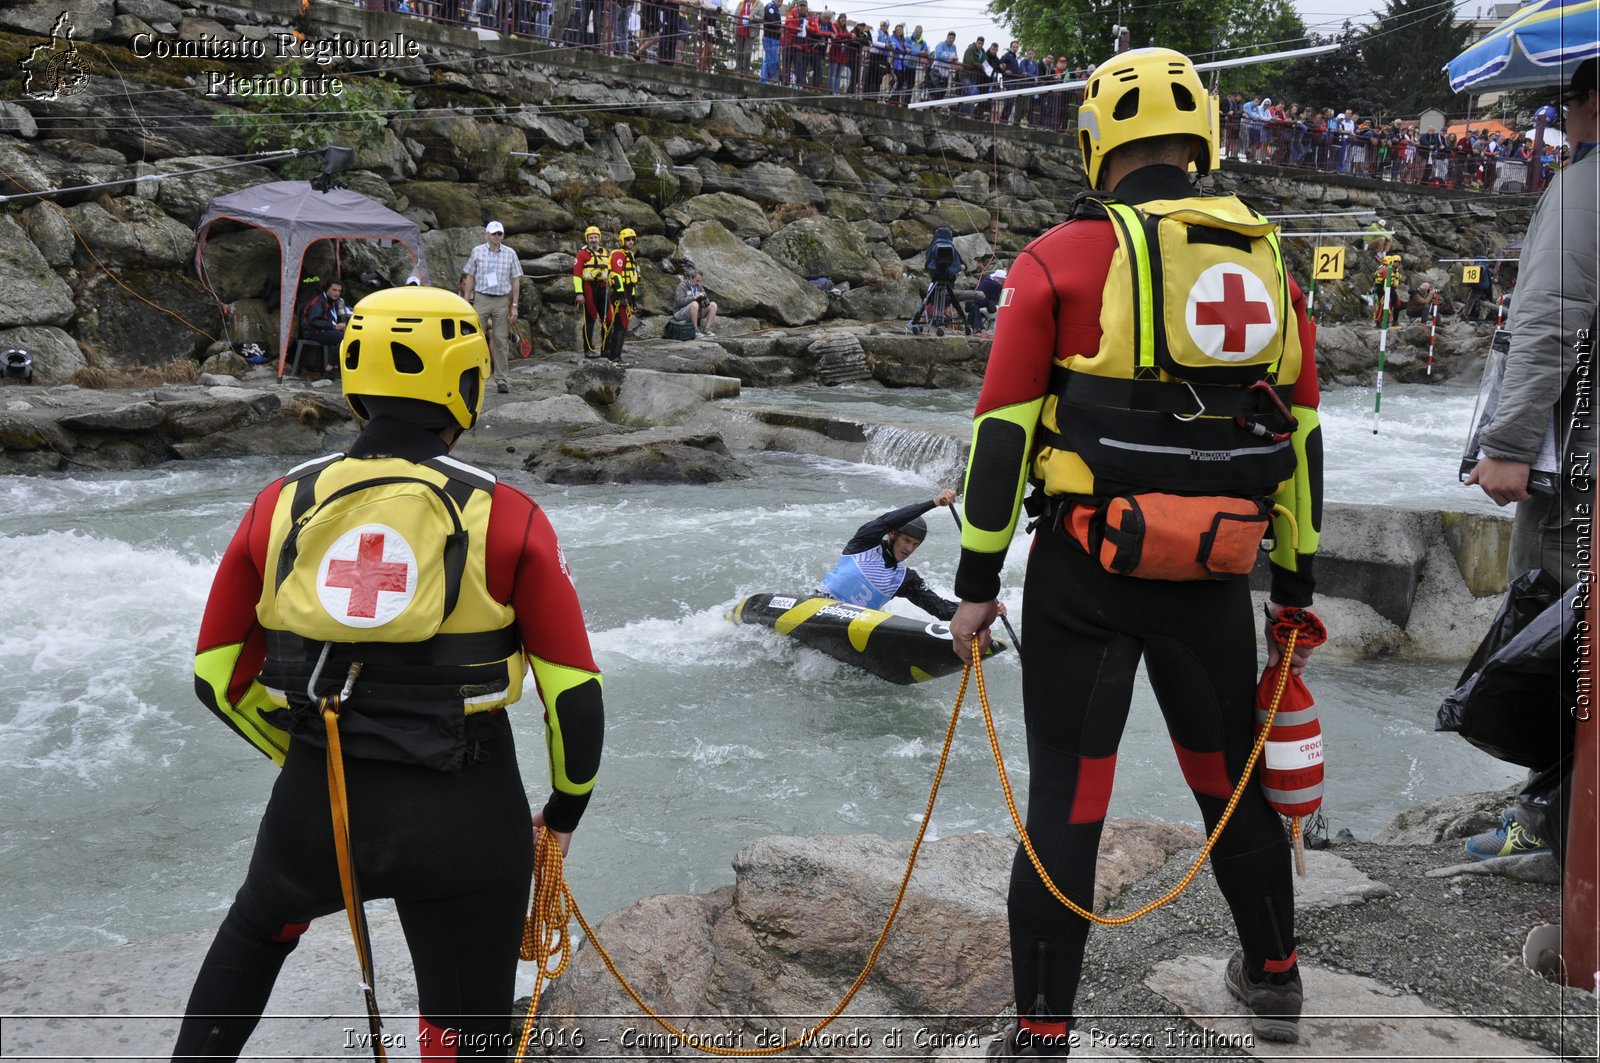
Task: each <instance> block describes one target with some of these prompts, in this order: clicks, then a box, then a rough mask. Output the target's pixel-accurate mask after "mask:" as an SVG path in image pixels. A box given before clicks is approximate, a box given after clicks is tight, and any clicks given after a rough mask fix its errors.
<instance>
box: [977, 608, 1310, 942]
mask: <svg viewBox="0 0 1600 1063" xmlns="http://www.w3.org/2000/svg"><path fill="white" fill-rule="evenodd" d="M1297 634H1298V632H1295V631H1290V632H1289V642H1288V645H1286V646H1284V648H1283V668H1282V669H1281V670H1280V671H1279V675H1278V686H1277V688H1276V689H1275V690H1274V691H1273V693H1272V707H1271V708H1270V709H1268V710H1267V722H1266V726H1264V727H1262V728H1261V734H1260V735H1258V736H1257V737H1256V744H1255V746H1254V748H1252V749H1251V750H1250V759H1249V760H1247V761H1245V764H1244V772H1243V773H1242V774H1241V775H1240V776H1239V784H1238V785H1237V786H1235V787H1234V788H1233V794H1232V796H1230V797H1229V798H1228V807H1227V808H1225V809H1223V810H1222V818H1221V819H1219V820H1218V821H1217V825H1216V828H1215V829H1214V830H1212V832H1211V836H1210V837H1209V838H1207V839H1206V843H1205V845H1204V846H1202V847H1201V849H1200V855H1199V856H1197V857H1195V860H1194V866H1192V867H1190V868H1189V871H1188V874H1186V875H1184V876H1183V879H1182V881H1180V882H1179V883H1178V884H1177V885H1176V886H1174V887H1172V889H1170V890H1168V891H1167V892H1166V893H1165V894H1163V895H1162V896H1160V897H1158V898H1156V899H1155V900H1153V901H1151V902H1150V903H1149V904H1146V905H1145V906H1144V907H1143V908H1140V909H1139V910H1138V911H1134V912H1129V913H1128V914H1127V915H1116V916H1105V915H1096V914H1094V913H1093V912H1091V911H1089V910H1088V909H1086V908H1082V907H1080V906H1079V905H1077V904H1076V903H1074V902H1073V901H1072V899H1071V898H1069V897H1068V896H1067V895H1066V894H1064V893H1062V892H1061V890H1060V888H1059V887H1057V886H1056V884H1055V883H1054V882H1053V881H1051V878H1050V876H1049V874H1047V873H1046V872H1045V869H1044V864H1043V863H1042V862H1040V860H1039V854H1038V853H1036V852H1034V850H1033V839H1032V838H1030V837H1028V830H1027V828H1026V827H1024V826H1023V825H1022V817H1021V816H1020V815H1019V814H1018V813H1017V801H1016V798H1015V796H1013V795H1012V792H1011V780H1010V779H1008V778H1006V763H1005V759H1004V758H1003V757H1002V756H1001V755H1000V739H999V738H998V737H996V735H995V732H994V715H993V713H992V711H991V710H990V708H989V691H988V688H987V686H986V685H985V684H984V681H983V661H982V659H981V658H980V657H979V656H978V637H977V636H976V635H974V636H973V637H972V659H973V662H974V663H975V664H976V665H977V669H976V670H977V674H978V703H979V704H980V705H982V706H983V724H984V727H985V728H986V729H987V730H988V732H989V749H990V751H991V752H992V753H993V754H994V763H995V767H996V769H997V770H998V771H999V773H1000V789H1001V790H1003V791H1004V792H1005V795H1006V808H1007V809H1009V810H1010V812H1011V822H1012V824H1013V825H1014V826H1015V827H1016V828H1017V835H1018V837H1020V838H1021V839H1022V848H1023V850H1024V851H1026V852H1027V854H1028V860H1029V862H1030V863H1032V864H1033V869H1034V870H1035V871H1037V872H1038V873H1039V881H1041V882H1043V883H1044V888H1045V889H1047V890H1049V891H1050V895H1051V896H1052V897H1054V898H1055V899H1056V900H1058V901H1060V902H1061V903H1062V904H1064V905H1066V906H1067V908H1069V909H1071V911H1072V912H1074V913H1075V914H1077V915H1080V916H1082V917H1083V918H1085V919H1087V920H1089V921H1090V922H1092V923H1098V924H1100V925H1101V926H1126V925H1127V924H1128V923H1131V922H1133V921H1134V920H1135V919H1139V918H1142V917H1143V916H1146V915H1149V914H1150V913H1151V912H1153V911H1155V910H1156V909H1157V908H1161V907H1164V906H1166V905H1168V904H1170V903H1171V902H1172V901H1173V900H1174V899H1176V898H1177V896H1178V894H1180V893H1182V892H1183V891H1184V890H1186V889H1188V888H1189V883H1191V882H1193V881H1194V877H1195V876H1196V875H1198V874H1199V873H1200V868H1201V867H1203V866H1204V865H1205V862H1206V858H1207V857H1209V856H1210V855H1211V849H1212V847H1213V846H1214V845H1216V844H1217V839H1218V838H1220V837H1221V836H1222V831H1223V829H1224V828H1226V827H1227V825H1228V820H1229V819H1230V818H1231V817H1232V816H1233V810H1234V809H1235V808H1237V807H1238V805H1239V798H1241V797H1243V796H1244V788H1245V787H1246V786H1247V785H1249V783H1250V775H1251V773H1252V772H1253V771H1255V766H1256V761H1257V759H1259V758H1260V756H1261V750H1262V749H1263V748H1264V747H1265V746H1266V744H1267V734H1268V733H1269V732H1270V731H1271V730H1272V721H1273V719H1274V718H1275V717H1276V716H1277V715H1278V703H1279V701H1280V700H1281V699H1282V697H1283V690H1284V687H1285V686H1286V685H1287V684H1288V682H1289V662H1290V661H1291V660H1292V659H1293V657H1294V643H1295V637H1296V635H1297ZM963 678H964V677H963ZM961 689H962V691H963V692H965V691H966V684H965V682H963V684H962V688H961ZM956 711H957V712H958V713H959V712H960V711H961V698H960V696H959V695H958V696H957V698H956Z"/></svg>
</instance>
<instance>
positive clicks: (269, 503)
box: [195, 479, 283, 701]
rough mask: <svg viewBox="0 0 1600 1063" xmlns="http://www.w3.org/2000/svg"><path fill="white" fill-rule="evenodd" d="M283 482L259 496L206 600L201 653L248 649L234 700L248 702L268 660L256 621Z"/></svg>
mask: <svg viewBox="0 0 1600 1063" xmlns="http://www.w3.org/2000/svg"><path fill="white" fill-rule="evenodd" d="M282 488H283V481H282V480H281V479H278V480H274V481H273V482H272V483H270V484H268V485H267V487H266V489H265V490H263V491H262V492H261V493H260V494H259V495H257V496H256V500H255V501H254V502H252V503H251V504H250V508H249V510H248V511H246V513H245V515H244V520H242V521H240V522H239V527H238V528H237V529H236V530H235V531H234V533H233V538H232V539H231V540H229V542H228V547H227V549H226V550H224V551H223V552H222V560H221V561H220V562H218V564H217V574H216V576H215V577H213V578H212V580H211V594H210V596H209V597H208V598H207V599H206V611H205V615H204V616H203V617H202V618H201V620H200V637H199V640H198V642H197V644H196V646H195V652H196V653H204V652H206V651H207V650H214V649H216V648H218V647H219V646H233V645H240V644H242V645H243V647H244V648H243V650H242V651H241V652H240V654H239V660H238V663H237V664H236V665H235V666H234V670H233V676H232V678H231V679H230V680H229V681H228V697H229V699H230V700H235V701H236V700H237V699H239V698H240V697H243V695H244V692H245V691H246V690H247V689H248V688H249V686H250V683H251V682H252V681H253V680H254V679H255V677H256V675H257V674H258V673H259V672H260V671H261V664H262V662H263V661H265V660H266V655H267V644H266V637H265V635H264V634H263V632H262V630H261V625H260V623H259V622H258V621H257V620H256V603H257V602H259V601H260V600H261V588H262V579H263V577H262V572H263V570H264V569H265V568H266V558H267V541H268V539H269V537H270V535H271V531H272V512H273V510H274V509H276V508H277V505H278V492H279V491H280V490H281V489H282Z"/></svg>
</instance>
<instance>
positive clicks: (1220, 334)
mask: <svg viewBox="0 0 1600 1063" xmlns="http://www.w3.org/2000/svg"><path fill="white" fill-rule="evenodd" d="M1186 320H1187V322H1188V325H1189V337H1190V339H1192V340H1193V341H1194V344H1195V346H1196V347H1199V348H1200V350H1201V351H1203V352H1204V353H1205V355H1206V356H1207V357H1209V358H1214V359H1216V360H1217V361H1220V362H1243V361H1248V360H1249V359H1251V358H1253V357H1255V356H1256V355H1257V354H1259V353H1260V352H1261V350H1262V349H1263V348H1264V347H1266V345H1267V344H1268V343H1270V342H1271V341H1272V338H1273V337H1274V336H1275V335H1277V332H1278V315H1277V308H1276V306H1275V301H1274V299H1273V297H1272V294H1271V293H1270V292H1268V291H1267V286H1266V285H1265V284H1263V283H1262V282H1261V278H1259V277H1257V276H1256V275H1255V274H1254V273H1251V272H1250V271H1249V270H1245V269H1241V268H1240V267H1238V266H1231V265H1228V264H1226V263H1223V264H1219V265H1215V266H1212V267H1211V268H1210V269H1208V270H1206V271H1205V272H1204V273H1202V274H1200V277H1199V279H1197V280H1196V281H1195V282H1194V287H1193V288H1191V289H1189V300H1188V307H1187V314H1186Z"/></svg>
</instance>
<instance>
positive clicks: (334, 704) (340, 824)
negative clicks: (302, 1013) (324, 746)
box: [322, 666, 389, 1063]
mask: <svg viewBox="0 0 1600 1063" xmlns="http://www.w3.org/2000/svg"><path fill="white" fill-rule="evenodd" d="M358 672H359V666H357V668H356V670H354V671H352V673H351V680H352V681H354V678H355V675H356V674H357V673H358ZM348 689H349V684H346V690H348ZM341 701H342V698H341V697H340V696H339V695H332V696H329V697H325V698H323V699H322V723H323V727H324V728H325V729H326V730H327V734H328V753H327V758H328V759H327V767H328V805H329V807H330V808H332V810H333V851H334V854H335V858H336V859H337V860H338V864H339V888H340V890H341V891H342V892H343V893H344V910H345V914H346V915H347V916H349V918H350V937H351V939H352V940H354V941H355V945H356V959H357V960H358V961H359V962H360V964H361V991H362V995H363V996H364V997H365V998H366V1004H367V1026H368V1028H369V1030H370V1031H371V1033H372V1056H373V1058H374V1059H376V1060H380V1061H382V1063H387V1061H388V1059H389V1054H388V1053H387V1052H386V1051H385V1050H384V1047H383V1019H382V1016H381V1015H380V1013H379V1011H378V990H377V977H376V973H375V970H374V967H373V963H372V940H371V937H370V935H369V934H368V932H367V915H366V910H365V909H364V908H363V907H362V904H361V890H360V887H359V886H358V885H357V883H356V869H355V864H354V862H353V861H352V860H351V859H350V805H349V802H348V801H347V800H346V797H345V786H344V748H343V746H342V745H341V744H340V742H339V707H340V703H341Z"/></svg>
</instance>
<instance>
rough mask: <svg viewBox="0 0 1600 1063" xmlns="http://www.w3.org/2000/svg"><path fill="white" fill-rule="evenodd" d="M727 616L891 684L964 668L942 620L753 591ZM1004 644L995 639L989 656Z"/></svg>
mask: <svg viewBox="0 0 1600 1063" xmlns="http://www.w3.org/2000/svg"><path fill="white" fill-rule="evenodd" d="M728 619H729V620H731V621H732V622H733V623H735V624H757V625H760V626H761V627H770V628H772V629H773V630H774V631H776V632H778V634H780V635H787V636H788V637H790V638H792V639H794V640H795V641H796V642H798V643H800V644H801V645H803V646H808V647H810V648H811V649H814V650H818V651H820V652H822V653H826V654H827V655H828V656H830V657H833V658H834V659H836V660H840V661H843V662H844V663H845V664H849V665H854V666H855V667H857V668H860V669H862V670H863V671H866V672H871V673H872V674H873V675H875V676H878V677H879V678H882V679H887V680H888V681H889V682H891V683H901V684H909V683H920V682H923V681H924V680H927V679H937V678H938V677H939V676H942V675H950V674H951V673H952V672H959V671H961V668H962V664H961V658H959V657H957V656H956V655H955V651H954V650H953V649H952V648H951V645H950V625H949V624H947V623H945V622H944V621H943V620H927V621H924V620H914V619H912V618H911V617H907V616H897V615H896V614H894V613H886V612H884V611H883V610H882V609H868V608H867V607H865V606H861V605H850V604H849V603H847V602H839V601H835V600H833V599H832V598H820V597H816V596H812V595H803V594H753V595H751V596H750V597H748V598H746V599H745V600H744V601H742V602H740V603H739V604H738V605H736V606H734V607H733V610H732V611H731V612H729V613H728ZM1005 648H1006V647H1005V643H1004V642H1001V641H1000V640H998V639H996V640H995V641H994V642H993V643H992V644H991V647H990V650H989V653H988V654H986V655H985V656H986V657H992V656H993V655H994V654H996V653H998V652H1000V651H1001V650H1003V649H1005Z"/></svg>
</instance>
